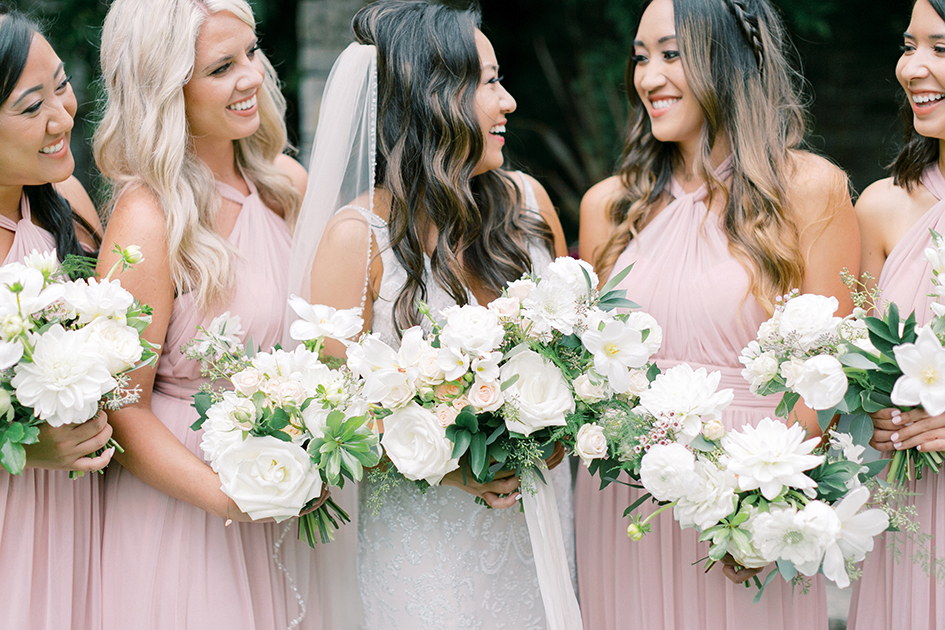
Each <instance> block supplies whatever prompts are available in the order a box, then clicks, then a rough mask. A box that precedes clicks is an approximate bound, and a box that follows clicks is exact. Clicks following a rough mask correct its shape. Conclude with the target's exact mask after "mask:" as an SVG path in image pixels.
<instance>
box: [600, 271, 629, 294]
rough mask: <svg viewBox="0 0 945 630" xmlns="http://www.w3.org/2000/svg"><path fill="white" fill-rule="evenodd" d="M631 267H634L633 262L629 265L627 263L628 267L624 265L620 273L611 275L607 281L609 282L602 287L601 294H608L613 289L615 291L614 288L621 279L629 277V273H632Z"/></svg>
mask: <svg viewBox="0 0 945 630" xmlns="http://www.w3.org/2000/svg"><path fill="white" fill-rule="evenodd" d="M631 269H633V263H630V264H629V265H627V266H626V267H624V268H623V269H622V270H621V271H620V273H618V274H615V275H613V276H611V277H610V279H609V280H608V281H607V284H605V285H604V286H603V287H602V288H601V290H600V294H601V295H602V296H606V295H607V294H608V293H610V292H611V291H613V290H614V288H616V286H617V285H618V284H620V281H621V280H623V279H624V278H626V277H627V274H629V273H630V270H631Z"/></svg>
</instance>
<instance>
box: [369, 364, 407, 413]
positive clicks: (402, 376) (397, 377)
mask: <svg viewBox="0 0 945 630" xmlns="http://www.w3.org/2000/svg"><path fill="white" fill-rule="evenodd" d="M363 394H364V398H365V399H366V400H367V401H368V402H374V403H378V404H379V405H381V406H382V407H384V408H385V409H394V408H396V407H402V406H403V405H406V404H407V403H408V402H409V401H410V400H411V399H412V398H413V397H414V395H415V394H416V389H415V388H414V386H413V383H411V379H410V375H409V374H407V373H406V372H402V371H400V370H396V369H387V368H385V369H381V370H377V371H376V372H371V373H369V374H368V375H367V377H366V378H365V379H364V390H363Z"/></svg>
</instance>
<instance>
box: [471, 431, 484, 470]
mask: <svg viewBox="0 0 945 630" xmlns="http://www.w3.org/2000/svg"><path fill="white" fill-rule="evenodd" d="M487 463H488V458H487V457H486V434H485V433H476V434H474V435H473V436H472V441H471V442H470V443H469V466H470V468H472V471H473V475H475V477H476V479H478V480H482V479H483V475H484V473H485V471H486V464H487Z"/></svg>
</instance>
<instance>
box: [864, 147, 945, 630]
mask: <svg viewBox="0 0 945 630" xmlns="http://www.w3.org/2000/svg"><path fill="white" fill-rule="evenodd" d="M921 181H922V184H923V185H924V186H925V187H926V188H927V189H928V191H929V192H931V193H932V194H933V195H934V196H935V198H936V199H938V200H939V201H938V202H937V203H935V204H934V205H933V206H932V207H931V208H929V209H928V211H927V212H926V213H925V214H924V215H923V216H922V218H921V219H919V220H918V221H916V223H915V225H913V226H912V228H911V229H910V230H909V231H908V232H907V233H906V235H905V236H904V237H903V238H902V240H901V241H899V242H898V243H897V244H896V246H895V247H894V248H893V249H892V251H891V252H889V257H888V258H886V263H885V264H884V265H883V272H882V273H881V274H880V276H879V288H880V289H881V290H882V292H883V300H885V301H888V302H893V303H895V304H896V305H897V306H898V307H899V312H900V313H901V314H902V315H903V316H906V315H908V314H909V313H910V312H912V311H913V310H915V314H916V321H917V322H918V324H919V325H920V326H921V325H925V324H926V323H928V321H929V320H930V319H931V317H932V311H931V309H930V308H929V305H930V304H931V303H932V302H933V301H934V300H933V299H932V298H931V297H929V296H928V295H927V294H928V293H930V292H931V290H932V280H931V278H932V266H931V264H929V262H928V261H927V260H926V259H925V255H924V254H923V250H924V249H925V248H926V247H930V246H931V245H932V238H931V235H930V234H929V228H932V229H934V230H935V231H936V232H938V233H939V234H945V177H942V172H941V171H940V170H939V168H938V165H937V164H931V165H929V167H928V168H927V169H926V170H925V172H924V173H923V174H922V179H921ZM943 475H945V472H939V473H938V474H934V473H926V474H925V475H923V477H922V479H920V480H919V481H913V482H912V483H910V484H909V487H908V490H911V491H912V492H915V493H916V496H915V497H913V498H912V501H911V504H912V505H914V506H915V508H916V511H917V514H916V517H915V518H914V519H913V520H915V521H916V522H917V523H919V525H920V526H921V533H920V538H921V540H919V541H910V540H908V539H906V537H905V536H904V535H903V534H896V533H893V532H887V533H885V534H883V535H882V536H881V537H880V538H878V539H877V544H876V546H875V547H874V548H873V551H872V552H870V554H869V556H867V558H866V560H865V561H864V563H863V576H862V577H861V578H860V579H859V580H858V581H857V582H854V588H853V601H852V603H851V606H850V617H849V620H848V623H847V627H848V628H851V629H854V628H855V629H856V630H873V629H875V630H897V629H898V630H936V629H938V630H942V629H945V549H943V546H945V480H943V478H942V476H943ZM917 543H918V544H917ZM936 546H937V549H936ZM936 556H937V561H935V562H934V563H932V562H931V560H932V559H933V558H935V557H936ZM936 576H937V580H936Z"/></svg>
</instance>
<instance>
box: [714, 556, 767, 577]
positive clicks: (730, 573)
mask: <svg viewBox="0 0 945 630" xmlns="http://www.w3.org/2000/svg"><path fill="white" fill-rule="evenodd" d="M720 562H721V563H722V573H723V574H724V575H725V577H727V578H728V579H730V580H731V581H732V582H735V583H736V584H741V583H742V582H745V581H747V580H750V579H751V578H753V577H755V576H756V575H758V574H759V573H761V572H762V571H763V570H764V567H760V568H758V569H746V568H745V567H743V566H741V565H740V564H738V563H737V562H735V558H733V557H732V556H731V555H729V554H725V555H724V556H722V560H721V561H720Z"/></svg>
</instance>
